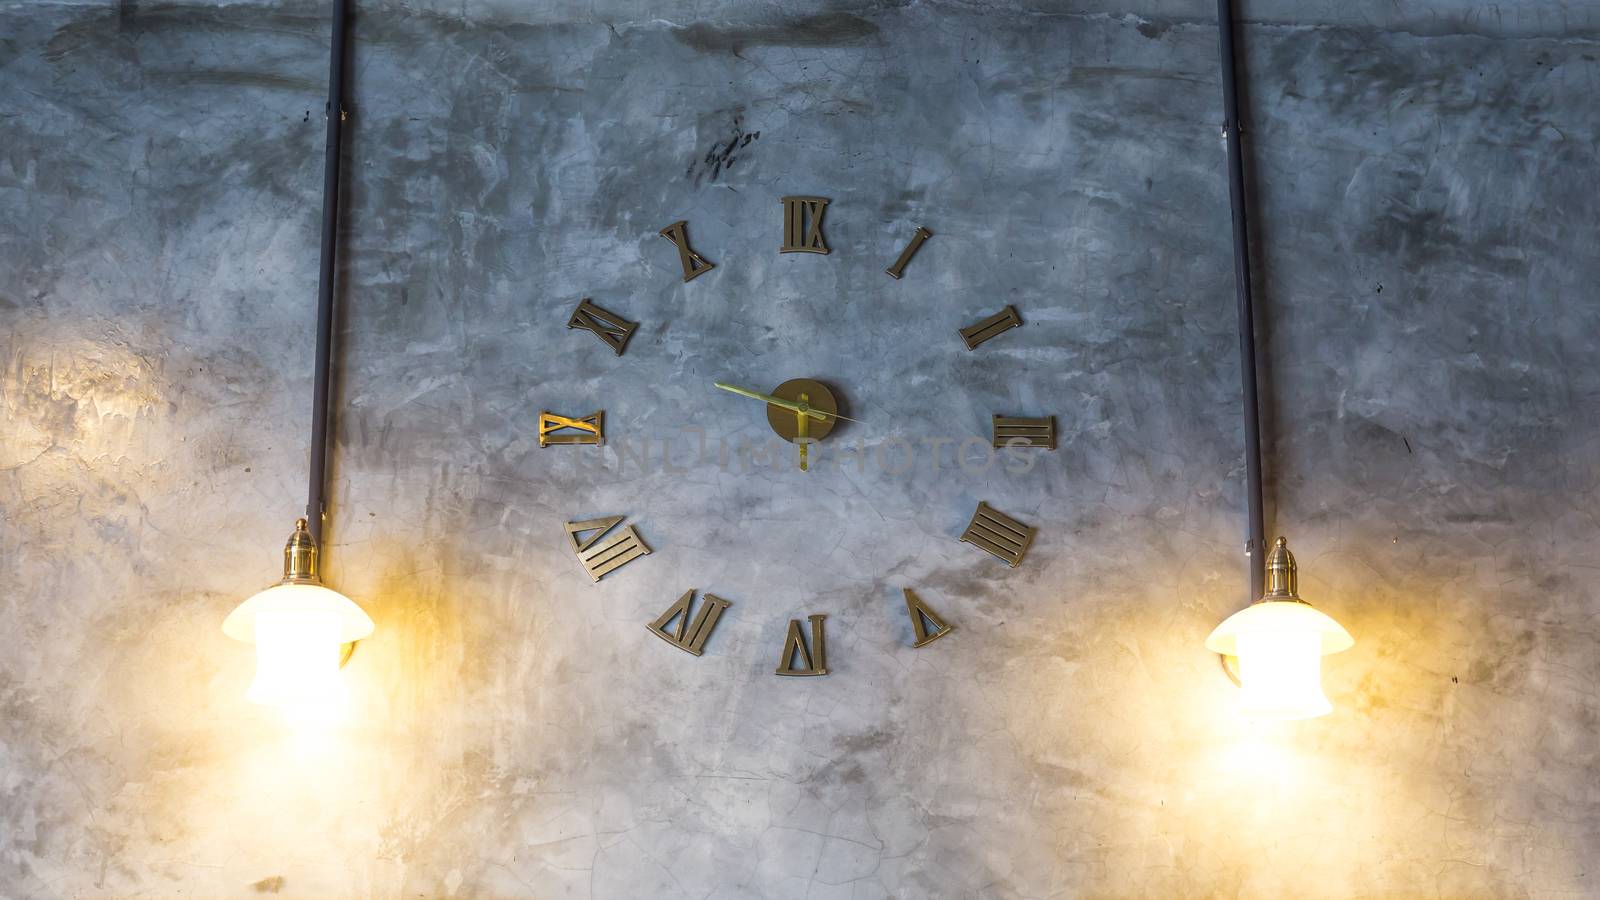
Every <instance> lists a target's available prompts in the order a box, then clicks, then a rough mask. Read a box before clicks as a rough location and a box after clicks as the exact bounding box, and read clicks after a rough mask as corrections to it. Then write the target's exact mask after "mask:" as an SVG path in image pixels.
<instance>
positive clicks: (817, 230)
mask: <svg viewBox="0 0 1600 900" xmlns="http://www.w3.org/2000/svg"><path fill="white" fill-rule="evenodd" d="M827 210H828V201H827V200H826V199H824V198H822V197H784V198H783V246H782V247H779V248H778V252H779V253H827V252H828V242H827V240H826V239H824V238H823V236H822V214H823V213H825V212H827Z"/></svg>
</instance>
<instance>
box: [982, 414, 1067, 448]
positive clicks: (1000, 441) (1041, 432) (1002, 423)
mask: <svg viewBox="0 0 1600 900" xmlns="http://www.w3.org/2000/svg"><path fill="white" fill-rule="evenodd" d="M994 445H995V446H996V447H1042V448H1043V449H1045V450H1054V449H1055V448H1056V417H1055V416H1045V417H1043V418H1040V419H1016V418H1011V417H1009V416H995V417H994Z"/></svg>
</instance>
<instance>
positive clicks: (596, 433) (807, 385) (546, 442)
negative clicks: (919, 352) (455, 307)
mask: <svg viewBox="0 0 1600 900" xmlns="http://www.w3.org/2000/svg"><path fill="white" fill-rule="evenodd" d="M830 203H831V201H830V200H829V199H828V198H826V197H811V196H791V197H780V198H779V205H780V207H781V209H782V219H781V226H782V228H781V241H780V243H779V245H778V252H779V253H812V254H817V255H820V256H826V255H829V254H831V253H832V248H830V247H829V246H828V240H827V234H826V231H825V229H824V221H825V218H826V215H827V212H828V207H829V204H830ZM658 233H659V234H660V235H661V237H663V238H665V239H666V240H667V241H668V242H669V243H671V244H672V245H673V247H674V248H675V249H676V250H677V256H678V264H679V267H680V269H681V271H682V277H683V281H684V282H685V283H687V282H690V281H693V280H695V279H696V278H699V277H700V276H701V275H704V274H705V273H707V272H709V271H711V270H712V269H714V268H716V267H717V264H716V263H713V262H711V261H710V260H708V259H706V258H705V257H704V256H702V255H701V254H700V253H699V252H698V251H696V250H695V249H694V247H693V246H692V245H691V244H690V240H689V222H688V221H687V220H684V219H680V220H678V221H676V222H673V223H672V224H670V225H668V226H666V227H665V228H662V229H661V230H660V232H658ZM931 237H933V232H932V231H930V230H929V229H927V228H925V227H923V226H921V225H918V226H916V229H915V230H914V231H913V233H912V235H911V238H910V239H909V241H908V242H907V243H906V244H905V245H904V247H902V248H901V250H900V252H899V254H898V255H897V256H896V257H895V259H894V262H892V263H891V264H890V265H889V266H888V268H886V269H884V272H885V274H887V275H888V276H889V277H891V278H894V279H896V280H899V279H902V278H904V277H905V276H906V269H907V267H908V266H909V265H910V264H911V262H912V260H913V259H914V257H915V256H916V254H917V252H918V251H919V250H920V249H921V248H922V246H923V245H924V244H925V243H927V241H928V239H929V238H931ZM565 324H566V327H567V328H568V329H572V330H578V331H588V332H590V333H591V334H593V335H594V336H595V337H597V338H599V339H600V340H601V341H602V342H603V343H605V345H606V346H607V347H609V348H610V349H611V350H612V351H613V352H614V354H615V355H617V356H621V355H623V353H624V351H625V350H626V349H627V345H628V339H629V338H630V337H632V336H633V332H634V330H635V329H636V328H638V323H637V322H632V321H630V320H628V319H627V318H625V317H624V316H622V315H620V314H618V313H616V312H613V311H611V310H609V309H607V308H605V307H604V306H601V305H599V304H597V303H595V302H594V301H593V300H592V299H590V298H584V299H582V300H580V301H579V303H578V306H577V308H576V309H575V310H574V311H573V313H572V315H571V317H570V318H569V319H568V320H567V321H566V323H565ZM1022 324H1023V323H1022V317H1021V315H1020V314H1019V313H1018V312H1017V309H1016V307H1014V306H1010V305H1007V306H1006V307H1004V308H1003V309H1001V310H1000V311H999V312H996V313H994V314H993V315H990V316H987V317H985V318H983V319H981V320H979V321H978V322H975V323H972V324H970V325H967V326H965V327H959V328H957V329H956V336H957V337H959V338H960V340H961V343H962V345H964V346H965V347H966V349H967V351H969V352H970V351H975V350H977V349H978V348H979V347H980V346H981V345H983V344H985V343H987V342H989V341H991V340H995V339H997V338H1001V337H1002V336H1003V335H1005V334H1006V333H1007V332H1009V331H1011V330H1013V329H1016V328H1019V327H1020V326H1021V325H1022ZM950 343H951V346H952V350H954V344H955V342H954V341H953V340H952V341H951V342H950ZM713 386H714V387H715V388H718V389H721V390H723V391H726V392H728V393H730V394H734V395H736V396H738V397H741V398H744V399H746V400H750V401H755V402H759V403H761V404H762V406H763V412H764V414H765V416H766V422H767V425H768V426H769V427H770V428H771V429H772V431H773V432H774V433H775V434H776V435H777V436H778V437H779V438H781V439H783V440H784V441H787V442H789V443H792V444H794V445H795V457H794V458H795V464H796V465H797V466H798V467H799V469H800V470H802V471H810V469H811V458H810V448H811V446H812V445H813V444H816V443H817V442H819V441H822V440H824V439H825V438H827V437H828V436H829V435H830V434H832V433H833V432H834V430H835V428H836V427H837V426H838V425H839V423H840V422H853V423H854V422H857V420H855V419H852V418H850V417H849V416H848V415H845V414H844V413H843V412H841V408H842V406H843V400H844V396H843V394H842V393H841V392H840V391H839V386H838V383H837V382H830V381H828V380H825V379H822V378H816V377H798V378H790V379H788V380H786V381H784V382H782V383H780V384H778V385H776V386H772V387H770V388H769V387H766V386H763V385H757V386H755V387H743V386H739V385H734V384H730V383H727V382H721V381H719V382H715V383H714V385H713ZM749 407H750V410H751V412H752V414H753V413H754V411H755V409H756V407H755V406H754V404H753V403H752V404H749ZM990 420H991V423H992V425H991V428H992V433H991V442H992V444H993V446H994V447H995V448H997V449H1008V450H1035V451H1036V450H1055V449H1056V428H1055V418H1054V417H1053V416H1034V417H1025V416H1015V415H1005V414H1002V413H993V414H992V415H991V419H990ZM858 424H865V423H858ZM604 441H605V411H604V410H597V411H595V412H593V413H590V414H589V415H586V416H578V417H574V416H567V415H561V414H557V413H552V412H549V411H543V412H541V413H540V414H539V446H540V447H552V446H574V445H591V446H593V445H599V444H603V443H604ZM1030 468H1031V466H1030ZM624 519H625V515H621V514H618V515H610V516H602V517H600V518H595V519H585V520H582V521H575V522H568V523H566V526H565V531H566V534H567V537H568V541H569V545H570V548H571V550H572V552H573V554H574V556H576V558H577V561H578V564H579V565H580V566H581V567H582V568H583V570H584V572H585V573H586V574H587V575H588V576H589V577H590V579H591V580H592V581H593V582H594V583H596V584H598V583H600V581H601V580H602V579H603V578H605V577H606V576H607V575H609V574H610V573H612V572H615V571H616V570H618V569H620V568H622V567H623V566H625V565H627V564H629V563H631V562H633V561H635V560H638V559H640V558H642V557H644V556H646V555H649V554H650V553H651V550H650V547H649V546H648V545H646V544H645V542H644V539H643V537H642V536H641V535H640V534H639V532H638V530H636V528H635V526H634V525H633V524H628V525H623V524H622V523H623V520H624ZM1036 533H1037V531H1036V529H1034V528H1033V527H1032V526H1030V525H1028V524H1026V523H1025V522H1022V521H1020V520H1018V519H1016V518H1014V517H1013V516H1011V515H1009V514H1007V513H1005V512H1003V511H1001V510H998V509H995V508H994V507H991V506H990V505H989V504H988V503H986V502H980V503H979V504H978V508H977V509H976V510H975V511H974V512H973V514H972V519H971V521H969V522H968V523H967V527H966V529H965V530H964V531H963V532H962V533H961V536H960V541H961V542H962V543H966V544H970V545H972V546H973V547H975V548H976V549H978V550H981V551H983V552H984V553H986V554H988V555H989V556H992V557H994V558H996V559H998V560H1000V561H1002V562H1004V563H1006V564H1007V565H1008V566H1011V567H1013V568H1015V567H1016V566H1018V565H1021V563H1022V561H1023V558H1024V557H1025V556H1026V555H1027V552H1028V549H1029V548H1030V547H1032V545H1033V541H1034V537H1035V535H1036ZM903 590H904V593H905V603H906V615H907V617H908V618H909V620H910V624H911V634H912V636H913V641H912V646H913V647H919V648H920V647H925V646H927V645H929V644H931V643H933V642H934V641H936V640H938V639H939V638H942V637H944V636H945V635H947V634H949V633H950V632H951V631H953V630H955V626H954V625H952V624H950V623H949V622H948V621H946V620H945V619H944V618H943V617H942V616H940V615H939V614H938V613H937V612H935V611H934V610H933V609H932V608H931V607H930V606H929V605H928V604H927V603H926V602H925V601H923V600H922V598H920V597H919V596H917V594H916V593H915V592H914V591H913V590H912V589H911V588H910V587H905V588H903ZM696 592H697V589H696V588H692V587H691V588H689V589H687V590H685V591H683V593H682V594H681V595H679V596H678V598H677V599H676V600H675V601H673V602H671V603H670V604H669V605H668V606H667V608H666V609H665V610H664V611H663V612H662V613H661V614H660V615H659V616H657V617H656V618H655V619H654V620H653V621H651V622H649V623H647V624H646V625H645V627H646V628H647V629H649V631H650V632H651V633H652V634H654V635H656V636H657V637H659V638H661V639H662V640H663V641H666V642H667V643H668V644H671V645H672V646H674V647H676V648H678V649H679V650H682V651H684V652H686V653H688V654H690V655H691V656H700V655H702V654H703V653H705V652H706V644H707V642H708V641H709V640H710V638H711V637H712V635H713V633H714V632H715V630H716V627H717V624H718V623H719V622H720V621H721V620H722V618H723V614H724V613H725V612H726V611H727V610H728V609H730V608H731V607H732V605H733V604H732V603H730V602H729V601H727V600H725V599H723V598H721V597H718V596H717V595H715V594H712V593H706V594H704V595H703V596H702V597H701V599H700V601H699V603H698V605H697V604H696V602H695V594H696ZM827 619H828V616H827V614H826V613H810V614H808V615H806V616H805V618H804V619H803V620H802V619H799V618H795V619H791V620H790V621H789V627H788V630H787V632H786V633H785V635H784V641H783V646H782V648H781V650H780V656H779V659H778V665H777V668H776V669H775V670H774V671H775V673H776V674H778V675H788V676H821V675H826V674H828V649H827Z"/></svg>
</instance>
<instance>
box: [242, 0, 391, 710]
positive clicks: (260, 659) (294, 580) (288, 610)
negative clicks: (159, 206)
mask: <svg viewBox="0 0 1600 900" xmlns="http://www.w3.org/2000/svg"><path fill="white" fill-rule="evenodd" d="M345 21H346V10H345V0H333V34H332V47H331V50H330V53H329V65H328V105H327V118H328V140H327V148H326V151H325V156H324V160H323V180H322V255H321V266H320V272H319V279H318V286H317V287H318V290H317V347H316V369H315V377H314V379H313V381H314V384H313V389H312V391H313V396H312V419H311V472H310V489H309V492H308V493H309V497H308V501H307V504H306V517H305V518H301V519H299V520H297V521H296V522H295V527H294V533H293V534H291V535H290V536H289V541H288V543H287V544H286V545H285V546H284V548H283V579H282V580H281V581H279V582H278V583H277V584H275V585H273V586H271V587H269V588H267V589H266V590H264V591H261V592H260V593H258V594H256V595H255V596H253V597H251V598H250V599H248V600H246V601H244V602H243V603H241V604H239V606H238V608H236V609H235V610H234V611H233V612H232V613H230V614H229V615H228V617H227V619H225V620H224V621H223V623H222V632H223V634H226V635H227V636H228V637H231V638H233V639H234V640H238V641H243V642H245V643H247V644H254V645H255V647H256V674H255V679H254V680H253V681H252V682H251V684H250V689H249V691H248V692H247V693H246V694H245V698H246V699H247V700H250V701H251V702H253V703H261V704H266V705H269V706H278V707H284V708H291V709H303V708H308V707H319V708H327V707H329V706H330V705H336V704H337V703H338V702H339V701H340V700H341V699H343V697H344V682H343V680H342V679H341V678H340V676H339V669H340V667H341V666H342V665H343V664H344V662H345V661H346V660H347V659H348V658H349V654H350V652H351V650H353V645H354V642H355V641H359V640H361V639H362V638H364V637H366V636H367V635H369V634H371V633H372V629H373V624H372V619H371V618H370V617H368V616H367V614H366V613H365V612H363V611H362V609H361V607H359V606H357V605H356V604H355V603H354V602H353V601H352V600H350V598H348V597H346V596H344V595H343V594H341V593H339V592H338V591H335V590H331V589H329V588H328V587H326V586H324V585H323V584H322V579H321V577H320V576H319V575H318V568H317V565H318V561H317V545H318V544H319V543H320V539H321V536H322V523H323V518H324V514H325V513H324V503H323V497H322V493H323V487H324V482H325V480H326V478H327V458H328V419H329V413H328V396H329V392H330V377H329V376H330V374H331V369H332V358H333V353H332V347H333V289H334V259H335V250H336V248H337V244H338V241H337V237H338V225H339V167H340V161H341V151H342V139H343V134H342V128H341V126H342V124H343V120H344V116H345V111H344V105H343V103H342V102H341V100H342V97H343V94H344V56H345Z"/></svg>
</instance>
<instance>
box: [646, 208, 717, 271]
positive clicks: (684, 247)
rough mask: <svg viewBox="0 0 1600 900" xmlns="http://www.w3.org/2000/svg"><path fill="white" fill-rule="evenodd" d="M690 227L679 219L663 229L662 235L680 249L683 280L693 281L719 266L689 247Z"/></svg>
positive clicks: (679, 258) (679, 257)
mask: <svg viewBox="0 0 1600 900" xmlns="http://www.w3.org/2000/svg"><path fill="white" fill-rule="evenodd" d="M688 227H689V223H688V222H686V221H684V220H682V219H679V220H678V221H676V222H673V223H672V224H671V225H668V226H667V227H665V228H663V229H661V232H660V234H661V236H662V237H664V238H666V239H667V240H669V241H671V242H672V244H673V246H675V247H677V248H678V263H679V264H680V265H682V266H683V280H684V281H693V280H694V279H696V278H699V277H700V276H701V275H704V274H705V273H707V272H709V271H711V270H712V269H715V268H716V267H717V264H716V263H714V262H709V261H707V259H706V258H705V257H704V256H701V255H700V254H698V253H696V252H694V250H693V249H691V248H690V247H689V232H688V231H687V230H686V229H687V228H688Z"/></svg>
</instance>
